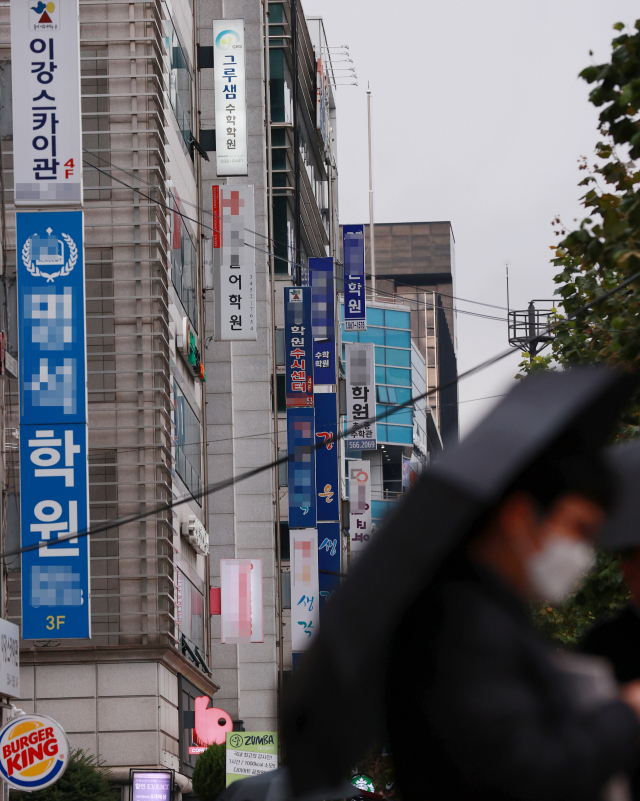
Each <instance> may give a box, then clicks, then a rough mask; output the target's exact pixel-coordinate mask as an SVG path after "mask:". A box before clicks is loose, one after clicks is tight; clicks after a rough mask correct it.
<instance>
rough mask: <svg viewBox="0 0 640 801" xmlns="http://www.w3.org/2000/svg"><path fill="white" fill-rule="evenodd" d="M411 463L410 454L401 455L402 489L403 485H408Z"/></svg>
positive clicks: (409, 484)
mask: <svg viewBox="0 0 640 801" xmlns="http://www.w3.org/2000/svg"><path fill="white" fill-rule="evenodd" d="M410 464H411V457H410V456H403V457H402V489H403V491H404V489H405V487H410V486H411V483H410V478H409V465H410Z"/></svg>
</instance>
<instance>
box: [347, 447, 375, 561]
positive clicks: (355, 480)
mask: <svg viewBox="0 0 640 801" xmlns="http://www.w3.org/2000/svg"><path fill="white" fill-rule="evenodd" d="M347 469H348V471H349V472H348V476H349V549H350V553H351V557H350V559H351V564H353V562H354V561H355V560H356V559H357V558H358V557H359V556H360V554H361V553H362V551H363V550H364V549H365V548H366V547H367V543H368V542H369V540H370V539H371V463H370V462H365V461H360V460H355V459H354V460H353V461H348V462H347Z"/></svg>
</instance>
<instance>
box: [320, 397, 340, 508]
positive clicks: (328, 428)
mask: <svg viewBox="0 0 640 801" xmlns="http://www.w3.org/2000/svg"><path fill="white" fill-rule="evenodd" d="M315 410H316V417H315V421H316V446H317V445H319V444H320V443H322V447H320V448H318V449H317V450H316V493H317V496H318V497H317V504H318V520H339V519H340V497H339V496H340V493H339V492H338V487H339V479H338V443H337V437H338V406H337V397H336V393H335V392H318V393H316V395H315Z"/></svg>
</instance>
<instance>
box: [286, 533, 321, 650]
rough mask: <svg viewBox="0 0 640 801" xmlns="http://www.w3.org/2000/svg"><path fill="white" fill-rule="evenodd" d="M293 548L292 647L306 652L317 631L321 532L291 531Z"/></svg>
mask: <svg viewBox="0 0 640 801" xmlns="http://www.w3.org/2000/svg"><path fill="white" fill-rule="evenodd" d="M289 539H290V548H291V648H292V650H293V651H298V652H300V651H306V650H307V648H308V647H309V643H310V642H311V640H312V639H313V637H314V635H315V633H316V631H317V630H318V621H319V611H318V610H319V603H318V600H319V598H318V596H319V592H320V590H319V587H318V533H317V531H316V530H315V529H299V530H297V531H294V530H293V529H289Z"/></svg>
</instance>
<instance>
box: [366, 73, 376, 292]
mask: <svg viewBox="0 0 640 801" xmlns="http://www.w3.org/2000/svg"><path fill="white" fill-rule="evenodd" d="M367 121H368V128H369V252H370V254H371V292H372V294H373V298H374V300H375V295H376V243H375V233H374V223H373V162H372V158H371V90H370V89H369V87H368V86H367Z"/></svg>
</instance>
